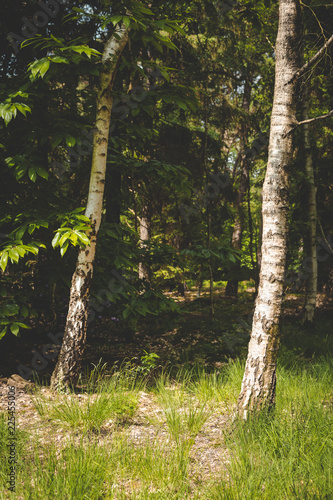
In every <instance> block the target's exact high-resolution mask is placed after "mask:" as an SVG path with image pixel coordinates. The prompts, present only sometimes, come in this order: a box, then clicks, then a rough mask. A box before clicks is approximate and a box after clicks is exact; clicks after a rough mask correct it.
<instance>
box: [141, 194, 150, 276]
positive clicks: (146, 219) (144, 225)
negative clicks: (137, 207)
mask: <svg viewBox="0 0 333 500" xmlns="http://www.w3.org/2000/svg"><path fill="white" fill-rule="evenodd" d="M150 231H151V214H150V209H149V206H148V203H146V204H145V205H144V207H143V209H142V216H141V218H140V240H141V248H146V247H147V243H146V242H149V240H150ZM139 278H140V279H141V280H142V279H145V280H147V281H150V267H149V265H148V264H145V263H144V262H140V263H139Z"/></svg>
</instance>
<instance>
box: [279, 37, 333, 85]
mask: <svg viewBox="0 0 333 500" xmlns="http://www.w3.org/2000/svg"><path fill="white" fill-rule="evenodd" d="M332 44H333V35H332V36H331V37H330V38H329V39H328V40H327V41H326V43H324V45H323V46H322V48H321V49H320V50H318V52H317V53H316V54H315V55H314V56H313V57H311V59H310V61H308V62H307V63H305V64H303V66H302V67H301V68H300V69H299V70H297V71H296V73H294V75H293V77H292V79H291V80H290V81H289V82H288V83H291V82H292V81H294V80H296V79H298V78H300V77H301V76H303V75H304V74H305V73H306V71H307V70H308V69H310V68H312V66H313V65H314V64H315V63H316V62H317V61H318V59H319V58H320V57H321V56H322V55H323V54H324V52H325V51H326V50H327V49H328V48H329V47H330V46H331V45H332Z"/></svg>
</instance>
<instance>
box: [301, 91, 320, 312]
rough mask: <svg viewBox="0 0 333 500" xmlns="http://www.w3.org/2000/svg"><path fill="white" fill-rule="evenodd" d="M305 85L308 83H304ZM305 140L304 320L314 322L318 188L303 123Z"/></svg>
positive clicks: (304, 113) (305, 116) (304, 114)
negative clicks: (305, 231) (305, 260)
mask: <svg viewBox="0 0 333 500" xmlns="http://www.w3.org/2000/svg"><path fill="white" fill-rule="evenodd" d="M304 85H306V84H305V83H304ZM305 94H306V95H305V96H304V99H303V102H302V120H308V119H309V111H308V108H309V103H308V95H307V92H305ZM303 140H304V161H305V178H306V197H307V216H308V226H307V235H306V237H305V238H304V243H305V250H306V256H307V265H306V268H305V269H306V273H307V276H306V284H305V303H304V308H303V312H302V321H303V322H313V319H314V314H315V309H316V301H317V287H318V261H317V241H316V237H317V203H316V194H317V188H316V185H315V179H314V172H313V158H312V151H311V141H310V132H309V125H308V124H307V123H305V124H304V125H303Z"/></svg>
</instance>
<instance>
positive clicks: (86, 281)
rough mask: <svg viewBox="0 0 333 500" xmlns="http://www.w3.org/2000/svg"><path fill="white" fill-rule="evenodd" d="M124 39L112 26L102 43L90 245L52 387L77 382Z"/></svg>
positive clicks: (76, 277)
mask: <svg viewBox="0 0 333 500" xmlns="http://www.w3.org/2000/svg"><path fill="white" fill-rule="evenodd" d="M127 40H128V29H126V28H125V27H124V26H122V27H121V28H119V29H117V30H116V36H114V35H113V36H112V37H111V38H110V39H109V40H108V41H107V43H106V45H105V48H104V53H103V56H102V63H103V65H104V68H103V70H102V72H101V75H100V84H99V89H98V95H97V106H96V124H95V127H96V130H95V133H94V145H93V153H92V166H91V174H90V186H89V193H88V201H87V208H86V212H85V214H86V216H87V217H89V218H90V221H91V231H90V234H89V239H90V246H87V247H86V248H84V249H81V250H80V251H79V255H78V260H77V263H76V269H75V272H74V274H73V278H72V285H71V291H70V301H69V309H68V314H67V321H66V328H65V335H64V338H63V343H62V346H61V350H60V354H59V359H58V362H57V364H56V367H55V369H54V371H53V374H52V377H51V387H52V388H53V389H67V388H68V387H69V386H70V385H74V384H75V383H76V382H77V379H78V376H79V372H80V369H81V362H82V356H83V352H84V348H85V343H86V331H87V319H88V302H89V295H90V285H91V280H92V275H93V263H94V258H95V250H96V241H97V234H98V230H99V226H100V223H101V217H102V207H103V195H104V184H105V172H106V159H107V148H108V138H109V128H110V118H111V109H112V102H113V95H112V87H113V82H114V78H115V74H116V69H117V63H118V61H119V58H120V55H121V53H122V51H123V49H124V47H125V45H126V43H127Z"/></svg>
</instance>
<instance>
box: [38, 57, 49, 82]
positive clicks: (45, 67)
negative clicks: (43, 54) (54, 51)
mask: <svg viewBox="0 0 333 500" xmlns="http://www.w3.org/2000/svg"><path fill="white" fill-rule="evenodd" d="M49 67H50V61H49V60H47V61H45V62H44V63H43V64H42V65H41V67H40V69H39V73H40V76H41V77H42V78H44V76H45V73H46V72H47V70H48V69H49Z"/></svg>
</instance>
